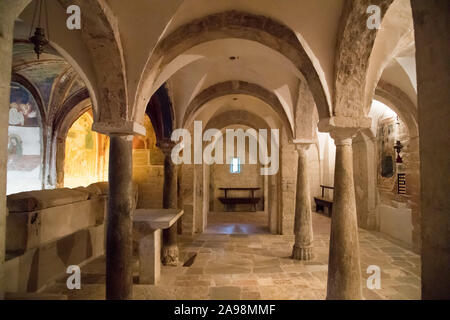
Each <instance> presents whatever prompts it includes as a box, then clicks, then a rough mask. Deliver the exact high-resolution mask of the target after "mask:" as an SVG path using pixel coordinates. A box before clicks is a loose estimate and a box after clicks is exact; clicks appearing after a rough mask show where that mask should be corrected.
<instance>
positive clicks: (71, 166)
mask: <svg viewBox="0 0 450 320" xmlns="http://www.w3.org/2000/svg"><path fill="white" fill-rule="evenodd" d="M92 123H93V118H92V112H91V111H88V112H85V113H84V114H83V115H82V116H80V117H79V118H78V119H77V120H76V121H75V122H74V123H73V125H72V127H71V128H70V129H69V132H68V133H67V138H66V150H65V158H64V187H69V188H75V187H80V186H83V187H85V186H88V185H90V184H91V183H95V182H99V181H107V180H108V161H109V138H108V137H107V136H104V135H101V134H98V133H96V132H94V131H92Z"/></svg>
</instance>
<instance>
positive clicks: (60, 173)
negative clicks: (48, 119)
mask: <svg viewBox="0 0 450 320" xmlns="http://www.w3.org/2000/svg"><path fill="white" fill-rule="evenodd" d="M91 108H92V104H91V101H90V99H89V92H88V91H87V89H82V90H80V91H78V92H77V93H75V94H73V95H72V96H71V97H69V98H68V99H67V100H66V101H65V102H64V104H63V105H62V107H61V108H60V109H59V112H58V113H57V114H56V116H55V119H54V122H53V131H52V139H51V141H52V146H53V148H52V152H51V154H52V158H53V159H54V160H53V163H54V167H55V170H54V172H55V175H54V176H52V175H51V176H50V180H55V185H56V187H62V186H63V185H64V159H65V150H66V137H67V133H68V131H69V129H70V127H71V126H72V124H73V123H74V122H75V121H76V120H77V119H78V118H79V117H80V116H81V115H83V114H84V113H85V112H87V111H89V110H90V109H91Z"/></svg>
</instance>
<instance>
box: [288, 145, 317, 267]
mask: <svg viewBox="0 0 450 320" xmlns="http://www.w3.org/2000/svg"><path fill="white" fill-rule="evenodd" d="M311 143H312V142H311ZM311 143H309V142H305V143H297V144H296V147H297V152H298V168H297V195H296V198H295V220H294V234H295V244H294V247H293V249H292V258H293V259H296V260H311V259H312V258H313V248H312V243H313V228H312V214H311V196H310V191H309V181H308V156H307V151H308V149H309V146H310V145H311Z"/></svg>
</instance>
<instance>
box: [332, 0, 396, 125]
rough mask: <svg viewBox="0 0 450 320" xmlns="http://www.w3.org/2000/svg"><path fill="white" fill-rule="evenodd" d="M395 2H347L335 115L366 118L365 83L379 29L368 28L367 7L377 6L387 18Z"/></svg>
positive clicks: (341, 32)
mask: <svg viewBox="0 0 450 320" xmlns="http://www.w3.org/2000/svg"><path fill="white" fill-rule="evenodd" d="M392 1H393V0H376V1H373V0H356V1H355V0H346V1H345V4H344V8H343V11H342V17H341V22H340V26H339V32H338V42H337V54H336V59H335V83H334V85H335V93H334V101H333V104H334V110H333V115H334V116H337V117H357V118H361V117H364V116H365V115H364V108H363V102H364V101H365V98H364V97H365V85H364V84H365V82H366V74H367V69H368V66H369V59H370V54H371V53H372V49H373V45H374V42H375V38H376V36H377V31H378V30H377V29H372V30H371V29H369V28H368V27H367V24H366V21H367V19H368V18H369V15H368V14H367V8H368V7H369V6H370V5H378V6H379V7H380V9H381V16H382V17H384V15H385V13H386V11H387V9H388V8H389V6H390V4H391V3H392Z"/></svg>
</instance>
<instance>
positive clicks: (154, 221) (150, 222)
mask: <svg viewBox="0 0 450 320" xmlns="http://www.w3.org/2000/svg"><path fill="white" fill-rule="evenodd" d="M183 213H184V211H183V210H181V209H137V210H135V212H134V217H133V225H134V226H137V225H142V224H144V225H146V226H148V227H150V228H151V229H153V230H157V229H168V228H170V227H171V226H172V225H173V224H174V223H175V222H176V221H177V220H178V219H179V218H180V217H181V216H182V215H183Z"/></svg>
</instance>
